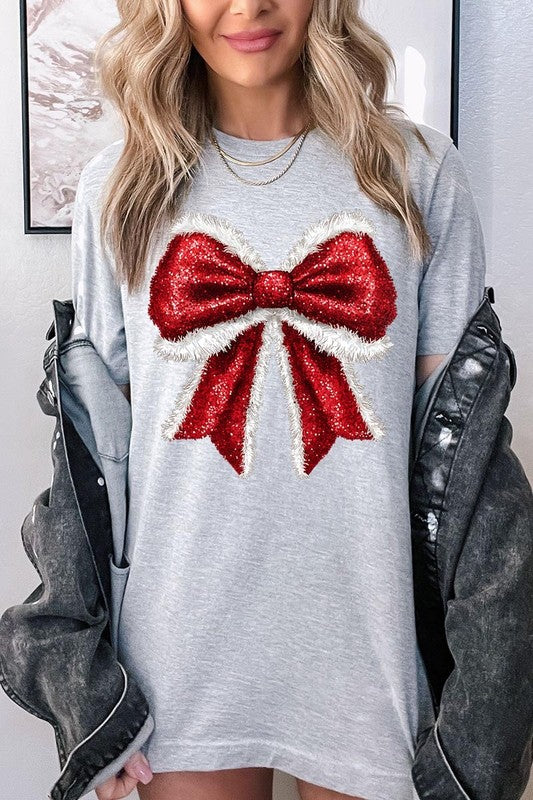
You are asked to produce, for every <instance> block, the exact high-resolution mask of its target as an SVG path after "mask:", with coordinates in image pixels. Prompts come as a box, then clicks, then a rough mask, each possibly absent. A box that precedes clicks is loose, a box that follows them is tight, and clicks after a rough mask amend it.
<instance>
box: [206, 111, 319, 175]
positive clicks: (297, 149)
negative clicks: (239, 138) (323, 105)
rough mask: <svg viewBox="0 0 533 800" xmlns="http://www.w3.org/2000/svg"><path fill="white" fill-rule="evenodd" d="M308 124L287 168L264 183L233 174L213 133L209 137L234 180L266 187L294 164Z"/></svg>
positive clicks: (307, 130) (307, 129)
mask: <svg viewBox="0 0 533 800" xmlns="http://www.w3.org/2000/svg"><path fill="white" fill-rule="evenodd" d="M310 124H311V123H308V124H307V125H306V127H305V128H304V131H303V133H301V134H300V137H301V138H300V142H299V144H298V147H297V148H296V151H295V153H294V155H293V156H292V158H291V160H290V161H289V163H288V164H287V166H286V167H285V169H283V170H282V171H281V172H280V173H279V174H278V175H274V177H273V178H269V179H268V180H266V181H249V180H248V179H247V178H243V177H241V176H240V175H239V174H238V173H237V172H235V170H234V169H232V167H231V166H230V165H229V162H228V161H227V159H226V157H225V155H224V153H223V151H222V149H221V147H220V145H219V143H218V141H217V138H216V136H215V135H214V133H212V134H211V137H212V141H213V144H214V145H215V147H216V149H217V152H218V154H219V156H220V158H221V159H222V162H223V164H224V165H225V166H226V168H227V169H228V170H229V171H230V172H231V173H232V175H234V176H235V177H236V178H237V179H238V180H239V181H241V183H245V184H247V185H248V186H266V185H267V184H269V183H273V182H274V181H277V180H278V178H281V177H282V176H283V175H285V173H286V172H287V170H288V169H290V167H291V166H292V164H293V163H294V160H295V158H296V156H297V155H298V153H299V152H300V150H301V148H302V145H303V143H304V141H305V138H306V136H307V134H308V133H309V127H310Z"/></svg>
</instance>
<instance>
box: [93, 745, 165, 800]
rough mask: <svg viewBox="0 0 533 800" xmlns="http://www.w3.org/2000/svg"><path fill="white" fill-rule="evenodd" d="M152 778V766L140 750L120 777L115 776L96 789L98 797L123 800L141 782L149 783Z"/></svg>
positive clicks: (126, 765)
mask: <svg viewBox="0 0 533 800" xmlns="http://www.w3.org/2000/svg"><path fill="white" fill-rule="evenodd" d="M152 777H153V776H152V770H151V769H150V765H149V763H148V761H147V759H146V757H145V756H144V754H143V753H141V751H140V750H139V751H138V752H137V753H134V754H133V755H132V756H131V758H130V759H129V760H128V761H127V762H126V763H125V764H124V767H123V768H122V770H121V771H120V773H119V774H118V775H113V777H112V778H109V779H108V780H107V781H105V782H104V783H102V784H101V785H100V786H98V787H96V789H95V792H96V796H97V798H98V800H122V798H123V797H127V796H128V795H129V794H130V793H131V792H132V791H133V790H134V789H135V787H136V786H137V783H138V782H139V781H141V782H142V783H149V782H150V781H151V780H152Z"/></svg>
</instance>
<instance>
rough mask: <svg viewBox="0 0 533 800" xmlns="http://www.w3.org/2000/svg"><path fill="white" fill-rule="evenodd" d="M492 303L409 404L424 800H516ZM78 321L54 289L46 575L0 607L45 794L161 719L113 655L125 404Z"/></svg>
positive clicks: (520, 715)
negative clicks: (45, 761) (40, 754)
mask: <svg viewBox="0 0 533 800" xmlns="http://www.w3.org/2000/svg"><path fill="white" fill-rule="evenodd" d="M493 302H494V294H493V292H492V288H491V287H485V293H484V297H483V300H482V302H481V303H480V305H479V307H478V309H477V310H476V312H475V313H474V314H473V316H472V318H471V320H470V321H469V323H468V325H467V326H466V327H465V330H464V332H463V334H462V336H461V338H460V341H459V342H458V344H457V346H456V347H455V349H454V350H453V352H451V353H450V354H449V355H448V357H447V358H446V359H445V360H444V361H443V362H442V363H441V364H440V365H439V367H437V369H436V370H434V372H433V373H432V374H431V375H430V376H429V378H427V379H426V380H425V381H424V383H423V384H422V385H421V386H420V387H419V388H418V389H417V390H416V392H415V394H414V399H413V417H412V436H411V458H410V470H411V480H410V504H411V515H412V543H413V573H414V602H415V612H416V622H417V636H418V643H419V647H420V652H421V654H422V656H423V659H424V664H425V668H426V671H427V675H428V679H429V682H430V687H431V692H432V698H433V706H434V711H435V717H436V722H435V724H433V725H431V726H430V727H428V728H426V729H424V730H421V731H419V735H418V740H417V745H416V751H415V758H414V763H413V766H412V776H413V780H414V784H415V787H416V790H417V793H418V795H419V798H420V800H465V798H466V799H467V800H468V798H470V800H518V798H519V797H520V796H521V795H522V793H523V791H524V789H525V787H526V784H527V781H528V777H529V774H530V768H531V761H532V739H533V692H532V665H533V591H532V589H533V536H532V534H533V495H532V492H531V486H530V484H529V482H528V479H527V477H526V475H525V473H524V470H523V468H522V466H521V464H520V462H519V460H518V458H517V456H516V455H515V454H514V452H513V451H512V449H511V447H510V444H511V438H512V427H511V423H510V422H509V420H508V418H507V417H506V416H505V410H506V408H507V405H508V402H509V398H510V393H511V390H512V388H513V387H514V385H515V382H516V363H515V358H514V355H513V352H512V350H511V348H510V347H509V346H508V345H507V344H506V343H505V342H504V341H503V339H502V335H501V327H500V322H499V319H498V317H497V315H496V313H495V312H494V310H493V308H492V303H493ZM74 319H75V315H74V308H73V304H72V301H71V300H65V301H59V300H54V301H53V321H52V324H51V325H50V328H49V329H48V332H47V334H46V338H47V339H52V342H51V344H50V345H48V346H47V349H46V352H45V355H44V360H43V366H44V372H45V376H44V379H43V381H42V383H41V385H40V386H39V389H38V391H37V399H38V402H39V404H40V406H41V409H42V410H43V412H44V413H45V414H47V415H51V416H53V417H55V428H54V433H53V439H52V450H51V454H52V460H53V478H52V485H51V486H50V487H48V488H47V489H45V490H43V491H42V492H41V493H40V494H39V495H38V496H37V498H36V499H35V501H34V503H33V506H32V509H31V511H30V512H29V513H28V514H27V515H26V517H25V519H24V521H23V523H22V528H21V534H22V542H23V546H24V548H25V551H26V553H27V555H28V558H29V559H30V560H31V562H32V564H33V566H34V567H35V569H36V570H37V572H38V573H39V576H40V579H41V582H40V584H39V585H38V586H37V587H36V589H35V590H34V591H33V592H32V593H31V594H30V595H29V596H28V597H27V598H26V599H25V600H23V601H22V602H21V603H19V604H18V605H14V606H11V607H10V608H8V609H6V610H5V611H4V613H3V615H2V617H1V618H0V684H1V686H2V688H3V689H4V690H5V692H6V693H7V694H8V695H9V697H11V699H12V700H14V701H15V702H16V703H18V704H19V705H20V706H22V708H24V709H25V710H27V711H29V712H30V713H31V714H34V715H35V716H37V717H40V718H42V719H45V720H47V721H48V722H50V724H51V725H52V726H53V729H54V732H55V738H56V744H57V751H58V756H59V766H60V774H59V776H58V778H57V780H56V781H55V782H54V785H53V786H52V787H51V789H50V791H49V795H48V796H49V797H50V798H52V799H53V800H77V798H79V797H81V796H82V795H84V794H86V793H87V792H89V791H90V790H91V789H92V788H94V787H95V786H98V785H99V784H100V783H102V782H103V781H104V780H106V779H107V778H108V777H109V776H110V775H112V774H115V773H117V772H118V771H119V770H120V768H121V767H122V766H123V764H124V763H125V762H126V761H127V760H128V759H129V757H130V756H131V755H132V754H133V752H135V751H136V750H138V749H139V748H140V746H141V745H142V744H143V743H144V742H145V741H146V739H147V738H148V736H149V735H150V733H151V732H152V730H153V727H154V719H153V718H152V715H151V713H150V709H149V708H148V705H147V702H146V698H145V697H144V696H143V694H142V692H141V690H140V688H139V686H138V685H137V684H136V682H135V680H134V679H133V677H132V676H131V675H130V674H128V672H127V670H126V669H125V668H124V666H123V665H122V664H121V663H120V661H119V660H118V658H117V650H116V626H117V619H118V614H119V612H120V605H121V601H122V596H123V591H124V588H125V584H126V581H127V577H128V571H129V564H128V563H127V561H126V560H125V558H124V554H123V550H122V544H123V536H124V520H125V510H126V505H127V493H126V475H127V460H128V443H129V432H130V425H131V416H130V406H129V403H128V402H127V400H126V399H125V398H124V396H123V395H122V393H121V392H120V390H119V389H118V387H117V386H116V385H115V384H114V382H113V380H112V379H111V377H110V375H109V373H108V371H107V369H106V367H105V365H104V363H103V362H102V361H101V359H100V358H99V356H98V355H97V353H96V351H95V349H94V347H93V345H92V343H91V342H90V341H89V340H88V339H87V338H86V337H85V335H83V334H82V335H81V336H80V335H78V336H73V335H72V332H73V328H74V326H73V321H74ZM89 381H90V385H89ZM104 405H105V407H106V408H107V409H109V408H112V412H111V413H107V414H105V415H102V414H100V415H99V414H98V410H99V408H100V409H101V408H103V407H104ZM106 420H107V423H106ZM102 421H104V425H103V426H102ZM96 423H97V424H96Z"/></svg>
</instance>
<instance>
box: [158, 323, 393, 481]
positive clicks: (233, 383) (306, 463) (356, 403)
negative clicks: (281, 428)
mask: <svg viewBox="0 0 533 800" xmlns="http://www.w3.org/2000/svg"><path fill="white" fill-rule="evenodd" d="M264 334H265V323H264V322H260V323H258V324H256V325H252V326H250V327H248V328H246V329H245V330H244V331H242V332H241V333H239V334H238V335H237V336H236V337H235V338H233V339H232V341H231V343H230V344H229V346H227V347H226V349H222V350H219V351H217V352H214V353H212V354H211V355H210V356H209V357H208V358H207V359H206V360H205V361H204V364H203V365H202V367H201V368H200V369H199V370H197V371H195V372H194V374H193V375H192V376H191V378H190V379H189V382H188V384H187V385H186V386H185V388H184V390H183V391H182V392H181V394H180V397H179V398H178V400H177V401H176V405H175V407H174V409H173V411H172V412H171V414H170V416H169V417H168V419H167V420H166V421H165V423H164V424H163V435H164V436H165V437H166V438H168V439H200V438H203V437H205V436H208V437H209V438H210V439H211V441H212V442H213V444H214V445H215V447H216V448H217V450H218V451H219V452H220V453H221V455H222V456H224V458H226V459H227V460H228V461H229V463H230V464H231V466H232V467H233V468H234V469H235V470H236V472H237V473H239V474H240V475H244V474H247V473H248V472H249V470H250V468H251V465H252V463H251V462H252V457H253V453H254V450H255V448H254V443H253V435H254V427H255V424H256V423H257V409H258V406H259V402H260V398H259V392H260V391H261V388H262V377H263V365H262V364H260V362H261V361H264V358H265V355H264V344H265V335H264ZM269 335H270V336H274V340H275V350H276V353H277V357H278V360H279V362H280V366H281V370H282V375H283V379H284V382H285V388H286V392H287V398H288V401H289V418H290V423H291V428H292V456H293V460H294V462H295V466H296V469H297V472H298V473H299V474H300V475H308V474H309V473H310V472H311V470H312V469H313V468H314V467H315V466H316V464H317V463H318V462H319V461H320V459H321V458H322V457H323V456H324V455H325V454H326V453H327V452H328V451H329V450H330V448H331V447H332V445H333V444H334V442H335V440H336V438H337V437H339V436H340V437H343V438H345V439H372V438H379V437H380V436H381V435H382V433H383V431H382V428H381V423H380V422H379V421H378V420H377V419H376V418H375V416H374V414H373V411H372V408H371V405H370V403H369V402H368V400H367V399H366V397H365V396H364V393H363V391H362V389H361V387H360V385H359V384H358V381H357V378H356V376H355V373H354V372H353V371H352V367H351V365H350V364H349V363H348V362H347V361H346V360H345V359H344V358H342V357H339V355H338V354H336V355H333V354H332V353H329V352H327V351H326V350H324V349H321V348H319V347H317V345H316V344H315V343H314V342H313V341H311V340H310V339H309V338H308V337H307V336H305V335H303V334H302V333H300V332H299V331H298V330H296V329H295V328H294V327H293V326H292V325H291V324H290V323H288V322H286V321H283V322H282V323H281V326H280V327H278V326H277V325H276V326H275V327H274V328H269Z"/></svg>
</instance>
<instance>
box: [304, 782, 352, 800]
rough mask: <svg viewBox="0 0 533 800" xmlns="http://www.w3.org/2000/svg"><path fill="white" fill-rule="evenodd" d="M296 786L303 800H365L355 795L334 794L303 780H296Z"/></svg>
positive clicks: (329, 790) (331, 790) (330, 790)
mask: <svg viewBox="0 0 533 800" xmlns="http://www.w3.org/2000/svg"><path fill="white" fill-rule="evenodd" d="M296 785H297V787H298V793H299V795H300V798H301V800H364V798H363V797H355V796H354V795H353V794H341V793H340V792H334V791H333V789H324V787H323V786H317V785H316V784H314V783H307V781H303V780H302V779H301V778H296Z"/></svg>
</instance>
